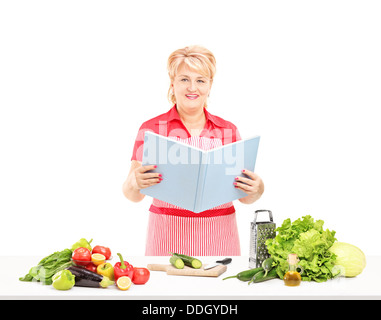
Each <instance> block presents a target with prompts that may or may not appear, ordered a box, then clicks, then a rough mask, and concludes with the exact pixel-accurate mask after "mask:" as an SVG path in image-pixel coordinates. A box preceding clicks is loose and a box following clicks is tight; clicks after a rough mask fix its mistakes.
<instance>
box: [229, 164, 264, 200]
mask: <svg viewBox="0 0 381 320" xmlns="http://www.w3.org/2000/svg"><path fill="white" fill-rule="evenodd" d="M242 173H243V174H245V175H246V176H248V178H246V177H236V178H235V182H234V186H235V187H236V188H237V189H241V190H242V191H243V192H245V193H247V196H246V197H243V198H241V199H239V201H241V202H242V203H245V204H250V203H253V202H255V201H257V200H258V199H259V198H260V197H261V196H262V194H263V192H264V190H265V186H264V184H263V181H262V179H261V178H260V177H259V176H258V175H257V174H255V173H254V172H252V171H249V170H242Z"/></svg>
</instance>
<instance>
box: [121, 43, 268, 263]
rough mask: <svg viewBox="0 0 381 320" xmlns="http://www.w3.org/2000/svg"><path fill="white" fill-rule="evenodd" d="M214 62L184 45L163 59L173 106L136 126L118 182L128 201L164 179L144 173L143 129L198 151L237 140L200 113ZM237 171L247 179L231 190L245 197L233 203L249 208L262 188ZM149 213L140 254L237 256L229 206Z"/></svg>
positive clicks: (156, 205)
mask: <svg viewBox="0 0 381 320" xmlns="http://www.w3.org/2000/svg"><path fill="white" fill-rule="evenodd" d="M215 64H216V60H215V58H214V55H213V54H212V53H211V52H210V51H209V50H207V49H205V48H203V47H200V46H191V47H185V48H183V49H179V50H176V51H175V52H173V53H172V54H171V55H170V56H169V59H168V73H169V78H170V87H169V91H168V98H169V100H170V101H171V102H172V103H173V107H172V108H171V109H170V110H169V111H168V112H166V113H164V114H161V115H159V116H157V117H155V118H152V119H150V120H148V121H146V122H144V123H143V124H142V126H141V127H140V130H139V133H138V135H137V138H136V141H135V145H134V151H133V155H132V158H131V169H130V172H129V175H128V177H127V179H126V181H125V182H124V184H123V193H124V195H125V196H126V197H127V198H128V199H130V200H131V201H134V202H138V201H141V200H142V199H143V198H144V195H143V194H142V193H140V190H141V189H143V188H147V187H149V186H152V185H155V184H157V183H160V181H161V180H163V179H165V177H163V176H162V175H161V174H160V173H150V172H149V171H150V170H152V169H154V168H155V165H148V166H142V164H141V161H142V149H143V143H144V132H145V131H147V130H150V131H153V132H155V133H158V134H161V135H164V136H167V137H172V138H173V139H176V140H179V141H183V142H185V143H188V144H191V145H193V146H196V147H199V148H204V149H211V148H214V147H217V146H221V145H224V144H227V143H232V142H235V141H237V140H240V135H239V132H238V130H237V128H236V126H235V125H234V124H232V123H231V122H229V121H226V120H224V119H222V118H220V117H217V116H214V115H212V114H210V113H209V112H208V111H207V110H206V106H207V98H208V96H209V93H210V90H211V88H212V83H213V78H214V74H215V72H216V67H215ZM243 169H244V168H243ZM243 172H244V174H245V175H246V176H247V178H246V177H237V179H236V181H235V182H234V185H232V188H233V187H236V188H239V189H241V190H243V191H244V192H245V193H246V194H247V196H245V197H244V198H241V199H239V201H241V202H242V203H245V204H250V203H253V202H254V201H256V200H258V199H259V198H260V197H261V195H262V193H263V191H264V185H263V182H262V180H261V178H260V177H259V176H258V175H256V174H255V173H253V172H251V171H248V170H243ZM149 211H150V213H149V215H150V216H149V225H148V232H147V242H146V252H145V254H146V255H153V256H154V255H168V252H169V251H170V252H178V253H182V254H187V255H191V256H204V255H210V256H225V255H228V256H233V255H240V254H241V253H240V244H239V237H238V230H237V223H236V215H235V210H234V206H233V203H232V202H229V203H226V204H224V205H221V206H218V207H215V208H212V209H210V210H206V211H203V212H200V213H194V212H191V211H189V210H185V209H182V208H180V207H177V206H174V205H171V204H169V203H165V202H163V201H160V200H158V199H153V202H152V205H151V207H150V210H149Z"/></svg>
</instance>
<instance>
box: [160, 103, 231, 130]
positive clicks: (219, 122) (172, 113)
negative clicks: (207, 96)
mask: <svg viewBox="0 0 381 320" xmlns="http://www.w3.org/2000/svg"><path fill="white" fill-rule="evenodd" d="M204 113H205V117H206V120H207V121H208V120H210V121H211V122H213V123H214V124H215V125H216V126H218V127H226V121H225V120H223V119H221V118H219V117H216V116H214V115H212V114H211V113H209V111H208V110H206V108H204ZM167 114H168V121H172V120H178V121H181V119H180V116H179V113H178V112H177V109H176V105H174V106H173V107H172V108H171V109H170V110H169V111H168V113H167Z"/></svg>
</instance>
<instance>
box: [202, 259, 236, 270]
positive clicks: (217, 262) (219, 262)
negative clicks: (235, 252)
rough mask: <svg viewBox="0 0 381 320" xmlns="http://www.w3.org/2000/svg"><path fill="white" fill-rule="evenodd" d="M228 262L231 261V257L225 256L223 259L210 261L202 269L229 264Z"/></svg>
mask: <svg viewBox="0 0 381 320" xmlns="http://www.w3.org/2000/svg"><path fill="white" fill-rule="evenodd" d="M230 262H232V258H225V259H223V260H217V261H216V262H215V263H212V264H210V265H207V266H206V267H204V270H209V269H212V268H214V267H217V266H219V265H221V264H222V265H226V264H229V263H230Z"/></svg>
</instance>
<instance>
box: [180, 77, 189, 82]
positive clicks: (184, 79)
mask: <svg viewBox="0 0 381 320" xmlns="http://www.w3.org/2000/svg"><path fill="white" fill-rule="evenodd" d="M180 81H184V82H185V81H188V79H186V78H183V79H181V80H180Z"/></svg>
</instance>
